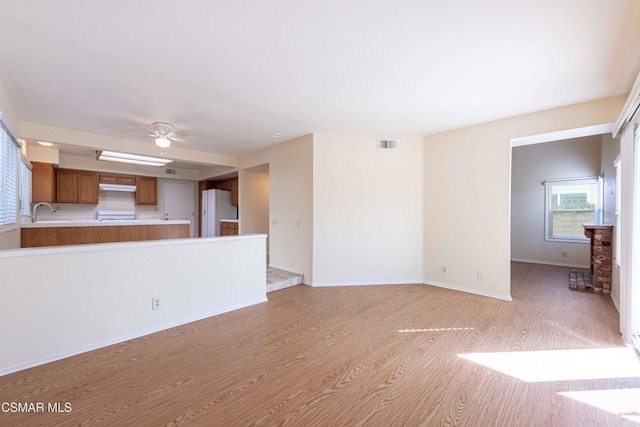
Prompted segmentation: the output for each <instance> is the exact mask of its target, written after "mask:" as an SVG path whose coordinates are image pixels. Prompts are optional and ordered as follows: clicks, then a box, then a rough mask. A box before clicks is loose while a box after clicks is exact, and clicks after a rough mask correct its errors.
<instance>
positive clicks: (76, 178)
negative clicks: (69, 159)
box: [55, 169, 98, 205]
mask: <svg viewBox="0 0 640 427" xmlns="http://www.w3.org/2000/svg"><path fill="white" fill-rule="evenodd" d="M55 201H56V202H57V203H86V204H91V205H96V204H98V174H97V173H96V172H89V171H76V170H69V169H58V170H57V171H56V200H55Z"/></svg>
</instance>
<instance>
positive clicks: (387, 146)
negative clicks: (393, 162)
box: [377, 139, 399, 150]
mask: <svg viewBox="0 0 640 427" xmlns="http://www.w3.org/2000/svg"><path fill="white" fill-rule="evenodd" d="M398 145H399V144H398V141H394V140H392V139H379V140H378V144H377V148H378V150H395V149H396V148H398Z"/></svg>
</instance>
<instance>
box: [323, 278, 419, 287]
mask: <svg viewBox="0 0 640 427" xmlns="http://www.w3.org/2000/svg"><path fill="white" fill-rule="evenodd" d="M416 284H422V279H414V280H406V279H402V280H376V281H357V282H312V283H311V286H313V287H314V288H328V287H332V286H379V285H416Z"/></svg>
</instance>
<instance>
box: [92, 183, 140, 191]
mask: <svg viewBox="0 0 640 427" xmlns="http://www.w3.org/2000/svg"><path fill="white" fill-rule="evenodd" d="M98 188H99V189H100V190H102V191H125V192H127V193H135V192H136V186H135V185H121V184H104V183H101V184H98Z"/></svg>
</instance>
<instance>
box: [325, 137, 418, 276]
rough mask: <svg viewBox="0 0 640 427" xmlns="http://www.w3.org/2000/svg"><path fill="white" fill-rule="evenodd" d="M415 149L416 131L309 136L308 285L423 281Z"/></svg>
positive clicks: (416, 141) (416, 144)
mask: <svg viewBox="0 0 640 427" xmlns="http://www.w3.org/2000/svg"><path fill="white" fill-rule="evenodd" d="M378 139H392V140H396V141H398V142H399V147H398V148H397V149H393V150H379V149H377V147H376V144H377V141H378ZM422 150H423V142H422V137H420V136H409V135H391V136H389V135H384V136H383V135H375V134H374V135H360V134H335V133H316V134H314V141H313V174H314V177H313V220H314V225H313V286H335V285H357V284H387V283H389V284H391V283H422V247H423V244H422V227H423V214H422V209H423V203H422V201H423V191H422V188H423V178H422V160H421V159H422Z"/></svg>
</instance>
